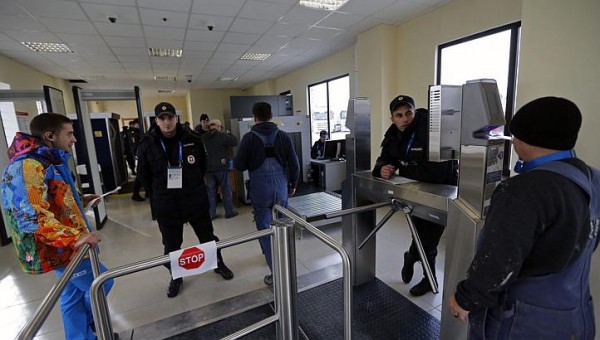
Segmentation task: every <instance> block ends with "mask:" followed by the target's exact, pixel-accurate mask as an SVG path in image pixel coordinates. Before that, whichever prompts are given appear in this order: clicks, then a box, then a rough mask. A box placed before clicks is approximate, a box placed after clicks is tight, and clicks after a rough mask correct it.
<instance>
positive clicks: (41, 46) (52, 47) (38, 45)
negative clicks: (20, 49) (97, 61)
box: [21, 41, 74, 53]
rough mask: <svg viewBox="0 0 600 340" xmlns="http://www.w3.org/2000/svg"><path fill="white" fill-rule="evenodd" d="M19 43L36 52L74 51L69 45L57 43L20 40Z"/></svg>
mask: <svg viewBox="0 0 600 340" xmlns="http://www.w3.org/2000/svg"><path fill="white" fill-rule="evenodd" d="M21 44H23V45H25V46H26V47H29V48H30V49H32V50H34V51H36V52H48V53H74V52H73V51H72V50H71V49H70V48H69V46H67V45H65V44H57V43H42V42H31V41H24V42H23V41H22V42H21Z"/></svg>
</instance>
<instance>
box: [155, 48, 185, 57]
mask: <svg viewBox="0 0 600 340" xmlns="http://www.w3.org/2000/svg"><path fill="white" fill-rule="evenodd" d="M182 54H183V50H180V49H173V48H149V49H148V55H149V56H151V57H167V58H181V55H182Z"/></svg>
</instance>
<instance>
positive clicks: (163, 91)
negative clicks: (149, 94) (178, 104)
mask: <svg viewBox="0 0 600 340" xmlns="http://www.w3.org/2000/svg"><path fill="white" fill-rule="evenodd" d="M173 92H175V90H158V93H173Z"/></svg>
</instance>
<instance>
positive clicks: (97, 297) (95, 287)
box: [90, 229, 273, 339]
mask: <svg viewBox="0 0 600 340" xmlns="http://www.w3.org/2000/svg"><path fill="white" fill-rule="evenodd" d="M272 234H273V231H272V230H271V229H265V230H260V231H255V232H252V233H249V234H246V235H241V236H237V237H232V238H230V239H227V240H224V241H219V242H217V249H222V248H227V247H231V246H234V245H237V244H241V243H244V242H249V241H252V240H255V239H259V238H261V237H264V236H270V235H272ZM169 261H170V259H169V255H162V256H157V257H154V258H151V259H147V260H141V261H138V262H135V263H132V264H128V265H123V266H119V267H116V268H112V269H109V270H107V271H105V272H104V273H102V274H100V275H98V277H97V278H96V279H95V280H94V282H92V286H91V288H90V300H91V303H92V312H93V314H94V324H95V326H96V336H97V337H98V339H112V336H113V334H112V332H110V319H105V318H104V314H103V313H104V312H103V310H104V308H106V309H107V310H108V306H107V305H106V300H104V301H102V295H101V294H102V291H101V290H100V288H101V287H102V285H103V284H104V283H105V282H106V281H107V280H109V279H112V278H116V277H120V276H123V275H127V274H133V273H137V272H139V271H142V270H145V269H150V268H154V267H158V266H161V265H163V264H166V263H169Z"/></svg>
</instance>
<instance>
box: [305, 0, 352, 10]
mask: <svg viewBox="0 0 600 340" xmlns="http://www.w3.org/2000/svg"><path fill="white" fill-rule="evenodd" d="M346 2H348V0H300V2H299V4H300V6H304V7H308V8H314V9H326V10H328V11H335V10H336V9H338V8H340V7H342V6H344V4H345V3H346Z"/></svg>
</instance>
